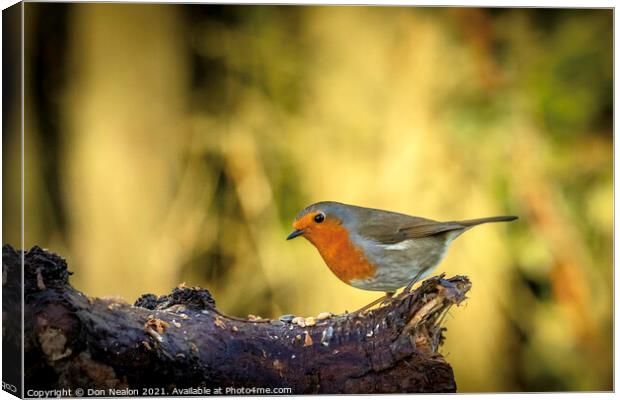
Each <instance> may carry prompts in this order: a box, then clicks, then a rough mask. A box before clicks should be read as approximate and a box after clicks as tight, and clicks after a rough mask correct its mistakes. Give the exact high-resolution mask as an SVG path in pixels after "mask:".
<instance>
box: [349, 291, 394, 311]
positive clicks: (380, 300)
mask: <svg viewBox="0 0 620 400" xmlns="http://www.w3.org/2000/svg"><path fill="white" fill-rule="evenodd" d="M392 296H394V292H385V296H382V297H379V298H378V299H377V300H375V301H373V302H372V303H370V304H366V305H365V306H364V307H362V308H360V309H359V310H357V311H356V313H359V314H364V313H365V311H367V310H368V309H369V308H370V307H372V306H375V305H377V304H379V303H381V304H383V303H385V302H387V301H388V300H390V299H391V298H392Z"/></svg>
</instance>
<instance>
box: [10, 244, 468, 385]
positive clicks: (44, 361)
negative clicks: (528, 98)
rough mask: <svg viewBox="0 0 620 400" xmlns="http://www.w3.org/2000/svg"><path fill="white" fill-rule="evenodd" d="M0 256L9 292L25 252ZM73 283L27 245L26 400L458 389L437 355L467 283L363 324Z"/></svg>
mask: <svg viewBox="0 0 620 400" xmlns="http://www.w3.org/2000/svg"><path fill="white" fill-rule="evenodd" d="M2 257H3V266H2V268H3V271H2V272H3V292H6V291H7V289H9V288H15V287H16V285H15V283H14V282H15V281H18V280H19V279H21V274H20V258H21V255H20V253H19V252H18V251H16V250H14V249H13V248H12V247H11V246H8V245H5V246H4V247H3V251H2ZM69 275H70V273H69V272H68V270H67V264H66V262H65V260H64V259H62V258H61V257H60V256H58V255H56V254H53V253H51V252H48V251H45V250H42V249H41V248H39V247H33V248H32V249H30V250H28V251H27V252H26V253H25V255H24V295H25V310H24V314H25V318H24V319H25V321H24V330H25V331H24V347H25V359H24V364H25V391H24V393H25V394H26V395H28V393H27V391H28V390H31V391H33V390H34V391H42V390H50V389H58V390H60V389H65V390H71V391H72V393H71V395H75V394H76V392H75V391H76V390H82V391H84V392H85V393H84V394H85V395H88V394H90V395H106V396H110V395H116V394H125V395H140V396H146V395H168V396H173V395H192V394H193V395H197V394H200V395H207V394H264V393H271V394H308V393H404V392H455V391H456V383H455V381H454V374H453V371H452V368H451V367H450V365H449V364H448V363H447V362H446V361H445V360H444V358H443V357H442V356H441V355H440V354H439V353H438V349H439V346H440V345H441V344H442V341H443V339H444V337H443V332H444V330H445V328H442V327H441V325H440V324H441V322H442V317H443V316H444V315H445V313H446V311H447V310H448V309H449V308H450V307H451V306H452V305H454V304H459V303H460V302H461V301H463V300H464V299H465V294H466V292H467V291H468V290H469V288H470V287H471V284H470V282H469V280H468V279H467V278H466V277H463V276H455V277H453V278H449V279H445V278H444V277H443V275H442V276H438V277H433V278H430V279H427V280H426V281H424V282H423V283H422V284H421V285H420V286H419V287H418V288H417V289H416V290H414V291H411V292H408V293H403V294H401V295H399V296H397V297H396V298H395V299H394V300H393V301H392V302H391V303H389V304H388V305H385V306H383V307H381V308H378V309H374V310H371V311H370V312H368V313H367V314H366V315H363V314H358V313H348V314H343V315H334V316H329V317H327V318H325V319H320V320H314V321H312V320H310V321H304V322H302V323H293V322H291V318H290V317H285V318H282V320H271V319H254V320H252V319H244V318H236V317H231V316H227V315H225V314H224V313H222V312H221V311H219V310H218V309H217V308H216V307H215V301H214V299H213V298H212V297H211V294H210V293H209V291H208V290H206V289H203V288H199V287H184V286H179V287H177V288H175V289H174V290H173V291H172V293H170V294H168V295H165V296H159V297H158V296H156V295H153V294H146V295H142V296H141V297H140V298H139V299H138V300H137V301H136V302H135V303H134V304H127V303H125V302H124V301H122V300H120V299H106V298H92V297H88V296H86V295H84V294H82V293H81V292H79V291H77V290H75V289H74V288H73V287H72V286H71V285H70V284H69ZM11 282H12V283H11ZM4 294H6V293H3V296H4ZM17 298H18V296H12V297H11V296H6V297H3V299H4V302H3V319H4V318H5V315H8V314H11V313H15V312H17V310H19V304H16V299H17ZM7 301H8V302H7ZM305 323H307V325H306V326H301V325H304V324H305ZM5 326H6V325H5ZM7 332H8V331H7ZM9 334H10V332H9V333H6V335H9ZM6 335H5V331H3V340H4V339H5V336H6ZM7 340H8V338H7ZM5 368H6V366H5ZM87 390H90V392H86V391H87ZM36 393H39V392H31V395H32V394H36ZM77 394H78V395H79V392H78V393H77Z"/></svg>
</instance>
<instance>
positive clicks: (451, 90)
mask: <svg viewBox="0 0 620 400" xmlns="http://www.w3.org/2000/svg"><path fill="white" fill-rule="evenodd" d="M26 24H27V25H26V32H25V36H26V40H27V43H26V44H27V47H26V53H25V57H26V65H27V70H26V107H27V109H26V130H25V131H26V138H25V141H26V161H25V162H26V165H25V168H26V188H25V195H26V211H25V212H26V217H25V218H26V227H25V229H26V231H25V235H26V243H25V246H26V248H29V247H31V246H33V245H40V246H42V247H45V248H48V249H50V250H52V251H54V252H57V253H59V254H61V255H62V256H64V257H66V259H67V261H68V263H69V266H70V269H71V270H72V271H74V272H75V275H73V276H72V278H71V279H72V283H73V285H74V286H75V287H76V288H78V289H79V290H81V291H83V292H85V293H86V294H88V295H92V296H117V295H118V296H122V297H123V298H125V299H126V300H127V301H128V302H130V303H131V302H133V301H134V300H135V299H136V298H137V297H138V296H139V295H140V294H142V293H148V292H151V293H155V294H158V295H161V294H166V293H168V292H169V291H170V290H171V289H172V288H173V287H175V286H176V285H177V284H179V283H181V282H185V283H186V284H187V285H191V286H194V285H199V286H203V287H206V288H208V289H209V290H211V291H212V293H213V294H214V296H215V298H216V301H217V303H218V307H219V308H220V309H222V310H223V311H224V312H226V313H228V314H233V315H238V316H245V315H247V314H248V313H252V314H258V315H261V316H263V317H277V316H279V315H281V314H286V313H293V314H297V315H304V316H305V315H316V314H317V313H318V312H321V311H332V312H335V313H342V312H344V311H345V310H354V309H357V308H359V307H361V306H363V305H364V304H366V303H368V302H369V301H371V300H374V299H375V298H377V297H379V296H380V295H381V293H373V292H365V291H361V290H358V289H354V288H351V287H348V286H347V285H345V284H343V283H341V282H340V281H339V280H338V279H337V278H336V277H335V276H333V275H332V273H331V272H330V271H329V269H328V268H327V267H326V266H325V265H324V263H323V261H322V259H321V258H320V256H319V254H318V252H317V251H316V250H315V248H314V247H312V246H311V245H310V244H309V243H308V242H306V241H304V240H303V239H298V240H295V241H291V242H287V241H286V240H285V237H286V236H287V234H288V233H289V232H290V230H291V223H292V221H293V218H294V216H295V214H296V213H297V212H298V211H299V210H301V209H302V208H304V207H305V206H307V205H309V204H311V203H313V202H316V201H320V200H335V201H340V202H345V203H351V204H356V205H362V206H368V207H376V208H382V209H388V210H393V211H399V212H403V213H408V214H413V215H419V216H424V217H428V218H433V219H440V220H441V219H445V220H450V219H467V218H475V217H483V216H490V215H501V214H515V215H519V216H520V217H521V218H520V219H519V220H518V221H517V222H513V223H510V224H494V225H488V226H484V227H481V228H478V229H475V230H472V231H471V232H469V233H468V234H467V235H465V236H463V237H461V238H459V239H458V240H457V241H456V242H455V243H454V244H453V246H452V247H451V249H450V251H449V252H448V254H447V257H446V258H445V260H444V261H443V262H442V264H441V265H440V266H439V267H438V269H437V273H441V272H446V273H447V274H448V275H455V274H464V275H467V276H469V277H470V279H471V280H472V282H473V288H472V290H471V292H470V294H469V299H468V300H467V301H466V302H465V303H463V305H462V306H460V307H455V308H453V309H452V310H451V312H450V315H449V316H448V318H447V320H446V326H447V328H448V330H447V332H446V337H447V339H446V342H445V345H444V347H443V348H442V353H443V354H444V355H445V356H446V358H447V360H448V361H449V362H450V363H451V364H452V366H453V367H454V370H455V375H456V380H457V383H458V387H459V390H460V391H464V392H468V391H469V392H470V391H475V392H482V391H563V390H587V391H599V390H612V318H613V317H612V298H613V287H612V275H613V261H612V246H613V203H612V201H613V183H612V179H613V173H612V164H613V155H612V147H613V146H612V143H613V132H612V122H613V96H612V62H613V59H612V27H613V14H612V11H611V10H604V9H597V10H595V9H590V10H568V9H567V10H563V9H553V10H552V9H508V8H506V9H480V8H467V9H466V8H436V9H433V8H405V7H329V6H328V7H294V6H280V7H276V6H230V5H228V6H221V5H220V6H204V5H128V4H45V3H27V4H26ZM16 122H17V121H14V123H16ZM4 141H5V146H7V148H8V149H9V150H10V149H13V151H9V152H8V154H10V155H11V156H12V157H14V160H13V161H12V163H13V165H18V158H17V155H18V154H19V152H18V148H19V147H18V146H19V140H18V137H12V138H11V137H5V138H4ZM9 162H11V161H9ZM9 179H10V178H9ZM14 185H17V187H19V182H15V183H14ZM11 195H12V196H11ZM18 195H19V193H17V192H16V193H5V201H4V203H5V207H11V206H12V205H15V204H17V202H18V201H19V196H18ZM18 218H19V216H18V215H13V216H10V215H9V216H8V218H5V224H12V225H13V226H18V223H17V221H18ZM4 241H5V242H7V243H12V244H14V245H18V244H19V238H18V236H17V234H13V233H8V234H5V238H4Z"/></svg>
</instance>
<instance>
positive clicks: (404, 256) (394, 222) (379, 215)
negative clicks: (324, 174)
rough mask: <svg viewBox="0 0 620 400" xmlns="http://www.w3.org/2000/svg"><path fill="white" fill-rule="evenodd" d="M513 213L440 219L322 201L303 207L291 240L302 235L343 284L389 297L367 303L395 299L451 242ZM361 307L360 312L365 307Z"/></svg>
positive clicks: (428, 270) (426, 271)
mask: <svg viewBox="0 0 620 400" xmlns="http://www.w3.org/2000/svg"><path fill="white" fill-rule="evenodd" d="M515 219H517V217H515V216H499V217H486V218H478V219H470V220H464V221H447V222H439V221H434V220H431V219H427V218H421V217H414V216H410V215H406V214H400V213H396V212H392V211H385V210H377V209H373V208H365V207H358V206H353V205H348V204H342V203H337V202H333V201H323V202H319V203H315V204H312V205H310V206H308V207H306V208H305V209H303V210H302V211H301V212H299V214H297V217H296V218H295V221H294V222H293V228H294V229H295V230H294V231H293V232H292V233H291V234H290V235H289V236H288V237H287V240H290V239H293V238H296V237H298V236H303V237H305V238H306V239H308V240H309V241H310V242H311V243H312V244H313V245H314V246H315V247H316V248H317V249H318V251H319V253H320V254H321V257H323V260H324V261H325V263H326V264H327V266H328V267H329V268H330V269H331V271H332V272H333V273H334V274H335V275H336V276H337V277H338V278H339V279H340V280H342V281H343V282H344V283H346V284H348V285H351V286H353V287H356V288H359V289H364V290H376V291H384V292H386V295H385V296H384V297H381V298H380V299H377V300H376V301H374V302H372V303H371V304H369V305H367V306H366V307H364V308H363V309H362V310H365V309H367V308H369V307H372V306H373V305H375V304H377V303H379V302H381V301H384V300H387V299H389V298H391V297H392V296H393V295H394V293H395V292H396V290H397V289H399V288H402V287H404V286H407V288H406V289H405V290H407V291H408V290H410V289H411V287H412V286H413V285H414V284H415V283H416V282H417V281H419V280H421V279H423V278H425V277H426V276H428V275H429V274H430V273H431V272H432V271H433V270H434V269H435V268H436V266H437V264H439V262H440V261H441V259H442V258H443V257H444V255H445V253H446V250H447V248H448V246H449V245H450V243H451V242H452V241H453V240H454V239H456V238H457V237H458V236H460V235H461V234H462V233H463V232H465V231H467V230H468V229H470V228H472V227H474V226H476V225H480V224H484V223H487V222H504V221H513V220H515ZM362 310H360V311H362Z"/></svg>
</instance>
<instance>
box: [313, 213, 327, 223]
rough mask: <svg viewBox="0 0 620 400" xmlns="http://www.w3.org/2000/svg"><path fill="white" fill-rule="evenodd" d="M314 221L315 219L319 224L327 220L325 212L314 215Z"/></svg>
mask: <svg viewBox="0 0 620 400" xmlns="http://www.w3.org/2000/svg"><path fill="white" fill-rule="evenodd" d="M314 221H315V222H316V223H317V224H320V223H321V222H323V221H325V214H323V213H319V214H317V215H315V216H314Z"/></svg>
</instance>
